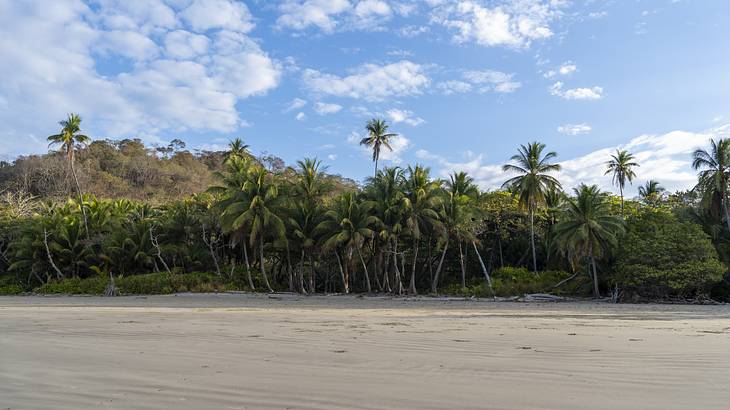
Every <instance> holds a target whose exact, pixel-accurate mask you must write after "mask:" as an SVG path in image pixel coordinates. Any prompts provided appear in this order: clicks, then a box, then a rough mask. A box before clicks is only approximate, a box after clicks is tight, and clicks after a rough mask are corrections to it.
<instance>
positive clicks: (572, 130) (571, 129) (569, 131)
mask: <svg viewBox="0 0 730 410" xmlns="http://www.w3.org/2000/svg"><path fill="white" fill-rule="evenodd" d="M591 129H592V128H591V126H590V125H588V124H565V125H561V126H559V127H558V132H559V133H561V134H566V135H578V134H586V133H588V132H590V131H591Z"/></svg>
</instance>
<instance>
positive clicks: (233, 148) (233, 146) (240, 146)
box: [226, 138, 248, 160]
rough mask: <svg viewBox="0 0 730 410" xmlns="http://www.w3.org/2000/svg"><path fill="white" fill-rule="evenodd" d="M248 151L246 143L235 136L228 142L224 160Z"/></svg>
mask: <svg viewBox="0 0 730 410" xmlns="http://www.w3.org/2000/svg"><path fill="white" fill-rule="evenodd" d="M247 152H248V144H245V143H244V142H243V140H242V139H241V138H235V139H233V140H231V141H230V142H229V143H228V151H227V152H226V160H228V159H230V158H231V157H232V156H234V155H235V156H242V155H244V154H245V153H247Z"/></svg>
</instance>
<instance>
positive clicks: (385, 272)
mask: <svg viewBox="0 0 730 410" xmlns="http://www.w3.org/2000/svg"><path fill="white" fill-rule="evenodd" d="M387 246H388V244H387V243H386V247H387ZM380 256H381V257H382V256H383V254H382V252H381V254H380ZM389 264H390V253H386V254H385V263H384V264H383V288H384V290H385V291H386V292H388V293H391V292H392V291H393V290H392V289H391V288H390V279H389V275H388V266H390V265H389Z"/></svg>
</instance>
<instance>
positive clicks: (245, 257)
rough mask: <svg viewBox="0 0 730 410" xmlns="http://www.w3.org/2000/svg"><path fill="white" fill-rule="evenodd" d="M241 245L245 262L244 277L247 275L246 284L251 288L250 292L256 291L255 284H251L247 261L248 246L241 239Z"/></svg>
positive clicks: (249, 265) (249, 268)
mask: <svg viewBox="0 0 730 410" xmlns="http://www.w3.org/2000/svg"><path fill="white" fill-rule="evenodd" d="M241 245H243V260H244V261H245V262H246V277H248V286H249V287H250V288H251V291H252V292H256V286H254V284H253V278H252V277H251V264H249V263H248V250H246V248H248V246H246V242H245V241H243V242H242V243H241Z"/></svg>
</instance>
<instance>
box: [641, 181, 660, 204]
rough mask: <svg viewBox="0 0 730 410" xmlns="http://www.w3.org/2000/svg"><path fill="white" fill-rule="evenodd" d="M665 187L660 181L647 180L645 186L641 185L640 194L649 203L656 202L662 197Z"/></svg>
mask: <svg viewBox="0 0 730 410" xmlns="http://www.w3.org/2000/svg"><path fill="white" fill-rule="evenodd" d="M664 191H665V189H664V187H663V186H661V185H659V182H657V181H654V180H653V179H652V180H649V181H646V183H645V184H644V186H640V187H639V196H640V197H641V198H642V199H643V200H644V201H646V202H647V203H650V202H655V201H657V200H658V199H659V198H661V196H662V194H663V193H664Z"/></svg>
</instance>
